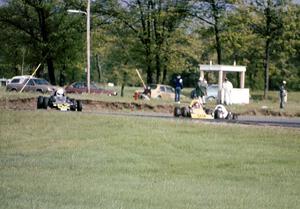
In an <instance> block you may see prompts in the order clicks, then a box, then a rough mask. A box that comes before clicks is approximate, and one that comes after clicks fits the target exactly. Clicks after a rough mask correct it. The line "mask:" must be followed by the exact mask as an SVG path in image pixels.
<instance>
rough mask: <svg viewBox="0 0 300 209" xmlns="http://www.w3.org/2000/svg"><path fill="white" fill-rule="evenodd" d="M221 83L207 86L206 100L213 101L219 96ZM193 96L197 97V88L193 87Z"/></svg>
mask: <svg viewBox="0 0 300 209" xmlns="http://www.w3.org/2000/svg"><path fill="white" fill-rule="evenodd" d="M218 91H219V85H218V84H210V85H208V87H207V95H206V97H205V101H213V100H216V99H217V98H218ZM191 98H192V99H194V98H196V90H195V89H193V90H192V92H191Z"/></svg>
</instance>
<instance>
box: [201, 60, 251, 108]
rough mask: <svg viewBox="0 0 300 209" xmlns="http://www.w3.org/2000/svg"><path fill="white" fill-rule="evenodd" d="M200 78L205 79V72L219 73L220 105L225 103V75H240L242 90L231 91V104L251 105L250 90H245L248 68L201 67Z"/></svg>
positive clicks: (226, 66) (232, 66)
mask: <svg viewBox="0 0 300 209" xmlns="http://www.w3.org/2000/svg"><path fill="white" fill-rule="evenodd" d="M199 68H200V78H204V72H218V86H219V93H218V103H221V104H223V103H224V91H223V88H222V86H223V80H224V74H226V73H230V72H238V73H240V88H233V89H232V90H231V103H232V104H249V98H250V92H249V88H245V72H246V66H236V65H212V64H209V65H199Z"/></svg>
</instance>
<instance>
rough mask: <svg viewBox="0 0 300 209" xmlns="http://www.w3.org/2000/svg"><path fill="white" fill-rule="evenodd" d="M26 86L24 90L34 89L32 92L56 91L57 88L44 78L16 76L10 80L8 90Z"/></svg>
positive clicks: (17, 89)
mask: <svg viewBox="0 0 300 209" xmlns="http://www.w3.org/2000/svg"><path fill="white" fill-rule="evenodd" d="M23 86H25V87H24V89H23V91H32V92H40V93H47V92H54V91H55V90H56V87H55V86H52V85H51V84H49V82H48V81H46V80H45V79H43V78H35V77H31V76H15V77H13V78H12V79H11V80H10V82H9V83H8V84H7V85H6V90H7V91H20V90H21V89H22V88H23Z"/></svg>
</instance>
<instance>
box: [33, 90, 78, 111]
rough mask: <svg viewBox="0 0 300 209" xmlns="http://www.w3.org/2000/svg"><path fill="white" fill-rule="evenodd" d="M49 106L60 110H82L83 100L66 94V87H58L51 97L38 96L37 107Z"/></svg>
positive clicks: (45, 107) (44, 107)
mask: <svg viewBox="0 0 300 209" xmlns="http://www.w3.org/2000/svg"><path fill="white" fill-rule="evenodd" d="M48 107H50V108H55V109H58V110H60V111H82V103H81V101H80V100H75V99H70V98H69V97H67V96H65V92H64V89H58V90H57V91H55V92H54V94H53V95H51V96H50V97H43V96H39V97H38V99H37V109H47V108H48Z"/></svg>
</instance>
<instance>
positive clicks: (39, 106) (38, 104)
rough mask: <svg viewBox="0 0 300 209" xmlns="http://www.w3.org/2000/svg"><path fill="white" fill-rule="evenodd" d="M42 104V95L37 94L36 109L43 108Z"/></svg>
mask: <svg viewBox="0 0 300 209" xmlns="http://www.w3.org/2000/svg"><path fill="white" fill-rule="evenodd" d="M43 104H44V97H43V96H39V97H38V98H37V106H36V107H37V109H41V108H43Z"/></svg>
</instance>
